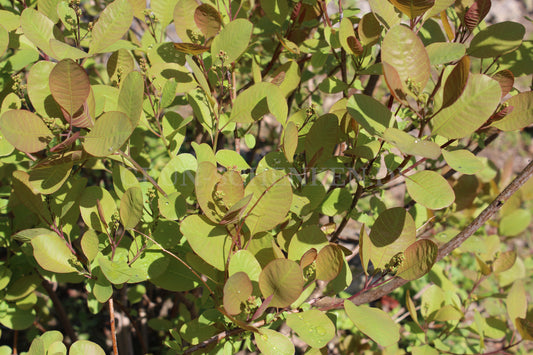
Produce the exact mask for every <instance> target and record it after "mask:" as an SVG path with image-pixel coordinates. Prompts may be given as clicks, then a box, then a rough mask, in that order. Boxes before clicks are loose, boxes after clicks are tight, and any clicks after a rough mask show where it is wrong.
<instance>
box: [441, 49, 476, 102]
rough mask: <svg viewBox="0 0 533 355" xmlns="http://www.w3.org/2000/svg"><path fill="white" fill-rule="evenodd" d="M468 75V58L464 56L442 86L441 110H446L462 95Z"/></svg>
mask: <svg viewBox="0 0 533 355" xmlns="http://www.w3.org/2000/svg"><path fill="white" fill-rule="evenodd" d="M469 73H470V57H468V56H466V55H465V56H464V57H463V58H461V60H460V61H459V63H457V64H456V65H455V68H453V70H452V72H451V73H450V75H449V76H448V79H446V84H444V97H443V100H442V108H446V107H448V106H450V105H451V104H453V103H454V102H455V101H457V99H458V98H459V97H460V96H461V94H462V93H463V91H464V89H465V87H466V82H467V81H468V74H469Z"/></svg>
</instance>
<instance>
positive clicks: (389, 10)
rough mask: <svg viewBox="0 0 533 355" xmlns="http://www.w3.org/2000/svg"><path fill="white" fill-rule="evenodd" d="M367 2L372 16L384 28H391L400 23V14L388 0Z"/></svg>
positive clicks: (370, 0)
mask: <svg viewBox="0 0 533 355" xmlns="http://www.w3.org/2000/svg"><path fill="white" fill-rule="evenodd" d="M368 3H369V5H370V8H371V9H372V13H374V16H376V18H377V19H378V21H379V22H381V23H382V24H383V26H385V27H386V28H391V27H392V26H394V25H396V24H398V23H400V20H401V19H400V15H399V14H398V12H396V10H395V9H394V6H393V5H392V4H391V3H390V2H389V1H388V0H369V1H368Z"/></svg>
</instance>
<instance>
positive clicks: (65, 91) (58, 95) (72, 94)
mask: <svg viewBox="0 0 533 355" xmlns="http://www.w3.org/2000/svg"><path fill="white" fill-rule="evenodd" d="M49 84H50V91H51V93H52V96H53V97H54V100H56V102H57V103H58V104H59V105H60V106H61V107H62V108H63V109H64V110H65V111H67V112H68V113H69V115H70V116H73V115H74V113H75V112H76V111H78V110H79V108H80V107H81V105H83V103H84V102H85V100H86V99H87V97H88V96H89V91H90V90H91V86H90V85H89V77H88V76H87V73H86V72H85V70H84V69H83V68H82V67H81V66H79V65H78V64H77V63H76V62H75V61H73V60H72V59H64V60H62V61H60V62H59V63H57V64H56V66H55V67H54V68H53V69H52V71H51V72H50V79H49Z"/></svg>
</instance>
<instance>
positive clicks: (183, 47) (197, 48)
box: [174, 43, 210, 55]
mask: <svg viewBox="0 0 533 355" xmlns="http://www.w3.org/2000/svg"><path fill="white" fill-rule="evenodd" d="M174 48H176V49H177V50H178V51H180V52H182V53H186V54H193V55H195V54H202V53H203V52H207V51H208V50H209V48H210V47H206V46H202V45H200V44H195V43H174Z"/></svg>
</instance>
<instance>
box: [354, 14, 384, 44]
mask: <svg viewBox="0 0 533 355" xmlns="http://www.w3.org/2000/svg"><path fill="white" fill-rule="evenodd" d="M357 33H358V34H359V39H360V41H361V44H362V45H363V46H372V45H374V44H376V43H377V42H378V41H379V36H380V35H381V25H380V23H379V21H378V20H377V18H376V16H375V15H374V14H373V13H371V12H369V13H367V14H365V15H364V16H363V17H362V18H361V21H359V25H358V26H357Z"/></svg>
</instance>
